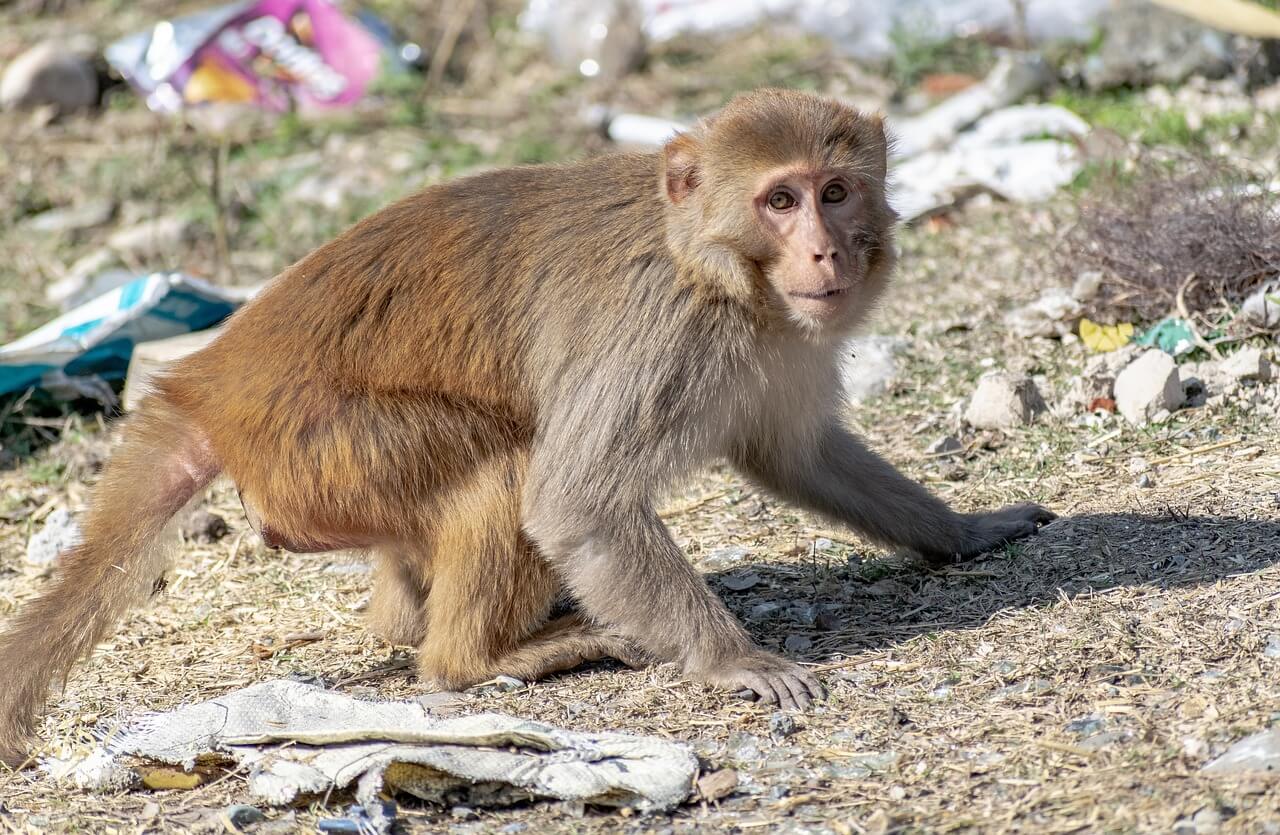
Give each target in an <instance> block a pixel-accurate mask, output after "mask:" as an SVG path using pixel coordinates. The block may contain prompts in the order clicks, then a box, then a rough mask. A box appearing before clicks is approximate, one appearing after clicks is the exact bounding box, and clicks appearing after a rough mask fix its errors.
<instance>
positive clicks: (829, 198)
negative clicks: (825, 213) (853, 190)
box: [822, 183, 849, 203]
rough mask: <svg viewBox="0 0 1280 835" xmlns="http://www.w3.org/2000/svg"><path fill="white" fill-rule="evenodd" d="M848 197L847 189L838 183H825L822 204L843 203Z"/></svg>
mask: <svg viewBox="0 0 1280 835" xmlns="http://www.w3.org/2000/svg"><path fill="white" fill-rule="evenodd" d="M848 196H849V189H847V188H845V187H844V186H843V185H842V184H840V183H827V187H826V188H824V189H823V190H822V202H823V203H843V202H844V199H845V198H846V197H848Z"/></svg>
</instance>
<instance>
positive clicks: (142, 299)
mask: <svg viewBox="0 0 1280 835" xmlns="http://www.w3.org/2000/svg"><path fill="white" fill-rule="evenodd" d="M250 295H251V291H249V290H246V289H244V288H227V287H215V286H214V285H212V284H209V283H208V282H207V281H201V280H200V279H198V278H193V277H191V276H189V275H185V274H183V273H151V274H150V275H144V276H141V277H139V278H137V279H135V280H133V281H131V282H129V283H128V284H126V285H124V286H123V287H117V288H116V289H114V290H111V291H110V292H107V293H104V294H102V295H101V296H98V297H97V298H95V299H93V300H91V301H89V302H86V303H85V304H82V305H80V306H79V307H77V308H75V309H74V310H71V311H69V312H67V313H65V314H63V315H62V316H59V317H58V318H57V319H54V320H53V321H52V322H49V323H48V324H46V325H43V326H41V327H39V328H37V329H36V330H34V331H32V332H31V333H29V334H27V335H26V336H24V337H22V338H21V339H18V340H16V341H14V342H10V343H9V344H8V345H4V346H2V347H0V396H3V395H6V394H11V393H13V392H19V391H23V390H25V389H28V388H42V389H47V390H50V391H53V392H55V393H57V392H68V393H71V394H76V395H79V396H84V397H92V398H94V399H97V400H100V401H102V402H104V403H107V404H110V405H114V402H115V396H114V394H112V392H111V388H110V386H109V385H107V383H108V382H109V381H111V380H120V379H123V378H124V376H125V372H126V371H127V370H128V368H129V358H130V357H131V356H132V355H133V346H134V345H137V344H138V343H140V342H148V341H150V340H153V339H165V338H168V337H170V336H178V335H180V334H184V333H190V332H192V331H198V330H204V329H205V328H210V327H212V326H214V325H216V324H218V323H219V322H221V321H222V320H223V319H225V318H227V317H228V316H230V315H231V314H232V313H233V312H234V311H235V310H236V308H238V307H239V306H240V305H241V304H243V303H244V302H245V301H247V300H248V298H249V297H250Z"/></svg>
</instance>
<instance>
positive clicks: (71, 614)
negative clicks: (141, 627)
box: [0, 395, 221, 766]
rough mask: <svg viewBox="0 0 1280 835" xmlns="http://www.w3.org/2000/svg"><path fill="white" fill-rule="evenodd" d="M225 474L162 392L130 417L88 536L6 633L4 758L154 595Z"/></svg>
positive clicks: (98, 492) (10, 759) (0, 749)
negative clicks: (48, 702)
mask: <svg viewBox="0 0 1280 835" xmlns="http://www.w3.org/2000/svg"><path fill="white" fill-rule="evenodd" d="M220 470H221V465H220V464H219V462H218V460H217V458H216V457H215V456H214V453H213V448H212V446H211V444H210V442H209V439H208V436H207V435H206V434H205V433H204V432H203V431H201V430H200V429H199V428H198V427H197V426H196V425H195V424H194V423H192V422H191V421H190V420H189V419H188V418H187V417H185V416H184V415H183V414H182V413H181V412H180V411H179V410H178V409H177V408H175V407H174V406H173V405H171V404H170V403H168V402H167V401H165V400H164V399H163V398H162V397H161V396H158V395H153V396H152V397H150V398H148V399H147V400H146V401H144V402H143V404H142V406H141V408H140V409H139V410H138V412H137V413H136V414H135V415H134V416H133V417H131V418H130V419H129V422H128V423H127V424H126V428H125V437H124V442H123V443H122V444H121V446H120V447H119V448H118V449H117V451H116V452H115V453H114V454H113V455H112V457H111V460H110V463H109V464H108V465H107V468H106V470H105V471H104V473H103V475H102V478H101V480H100V481H99V482H98V485H97V487H96V488H95V489H94V491H93V496H92V500H91V502H90V507H89V511H88V513H87V515H86V517H85V519H84V521H83V526H82V530H83V539H82V541H81V542H80V543H79V544H78V545H76V546H75V547H73V548H72V549H71V550H69V551H67V552H66V553H64V554H62V555H61V558H60V562H59V565H58V568H57V571H56V575H55V577H54V578H53V580H52V581H51V582H50V586H49V588H48V589H47V590H46V591H45V592H44V594H43V595H41V596H40V597H39V598H37V599H35V600H33V601H31V602H28V603H27V604H25V605H24V606H23V607H22V608H21V609H20V610H19V611H18V613H17V615H16V616H15V617H14V618H13V619H12V621H11V622H10V623H9V624H8V627H7V629H5V631H4V632H3V634H0V761H3V762H5V763H7V764H9V765H15V766H16V765H17V764H20V763H22V762H24V761H25V760H26V746H27V744H28V743H29V742H30V739H31V735H32V730H33V728H34V726H35V718H36V713H37V712H38V711H39V710H40V709H41V708H43V706H44V702H45V699H46V697H47V696H48V691H49V687H50V685H51V684H53V683H54V682H57V681H61V682H62V683H65V681H66V676H67V674H68V672H69V671H70V669H71V666H72V665H73V664H75V662H76V661H78V660H79V659H80V658H81V657H82V656H84V655H86V654H88V652H89V651H90V650H92V649H93V647H94V645H95V644H97V643H98V642H99V641H101V640H103V638H105V637H106V635H107V634H108V632H109V631H110V630H111V629H112V628H113V627H114V626H115V625H116V623H117V622H118V621H119V620H120V618H121V617H122V616H123V615H124V613H125V612H126V611H128V609H129V607H130V606H132V605H134V604H136V603H138V602H139V601H141V600H142V599H144V598H146V597H147V596H148V595H149V594H152V593H154V592H155V591H156V590H157V588H158V584H159V582H160V580H161V578H162V576H163V574H164V572H165V570H166V569H167V567H168V560H169V552H170V550H171V549H172V545H173V543H174V542H176V539H177V537H176V532H175V531H173V530H172V528H174V527H176V521H175V519H174V517H175V516H176V514H177V513H178V511H180V510H182V508H183V506H185V505H186V504H187V503H188V502H189V501H190V500H191V499H192V498H193V497H194V496H195V495H196V494H197V493H200V492H202V491H203V490H204V488H205V487H207V486H208V484H209V483H210V482H211V481H212V480H213V479H214V477H215V476H216V475H217V474H218V472H219V471H220Z"/></svg>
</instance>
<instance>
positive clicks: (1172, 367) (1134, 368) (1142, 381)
mask: <svg viewBox="0 0 1280 835" xmlns="http://www.w3.org/2000/svg"><path fill="white" fill-rule="evenodd" d="M1115 393H1116V397H1115V399H1116V408H1117V409H1118V410H1119V411H1120V414H1122V415H1124V416H1125V418H1126V419H1127V420H1128V421H1129V422H1130V423H1134V424H1137V425H1142V424H1146V423H1150V422H1152V421H1154V420H1156V419H1157V417H1158V416H1160V413H1161V412H1165V413H1166V415H1167V413H1169V412H1172V411H1173V410H1175V409H1177V408H1178V407H1179V406H1181V405H1182V403H1183V398H1184V397H1185V394H1184V392H1183V390H1182V380H1181V378H1180V377H1179V376H1178V366H1177V365H1176V364H1175V363H1174V361H1173V357H1171V356H1169V355H1168V354H1166V353H1165V352H1164V351H1161V350H1159V349H1157V348H1153V349H1151V350H1149V351H1147V352H1145V353H1143V354H1142V355H1141V356H1139V357H1138V358H1137V359H1136V360H1134V361H1133V362H1131V363H1129V365H1127V366H1126V367H1125V369H1124V370H1123V371H1121V372H1120V373H1119V374H1118V375H1117V376H1116V385H1115Z"/></svg>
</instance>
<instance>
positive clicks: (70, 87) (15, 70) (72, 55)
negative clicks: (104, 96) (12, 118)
mask: <svg viewBox="0 0 1280 835" xmlns="http://www.w3.org/2000/svg"><path fill="white" fill-rule="evenodd" d="M81 45H82V44H79V43H78V42H77V39H56V40H48V41H42V42H40V43H38V44H36V45H35V46H33V47H31V48H30V49H28V50H27V51H26V52H23V53H22V54H21V55H19V56H18V57H17V58H14V59H13V61H12V62H10V64H9V66H8V67H6V68H5V71H4V75H3V76H0V108H2V109H4V110H16V109H19V108H23V109H26V108H35V107H41V106H43V105H52V106H53V107H55V108H56V109H57V110H58V111H59V112H67V111H71V110H79V109H81V108H85V107H90V106H92V105H94V104H96V103H97V101H98V74H97V73H96V72H94V70H93V65H92V64H91V63H89V60H88V59H87V58H86V57H85V54H84V53H83V51H82V50H81V49H80V48H79V46H81Z"/></svg>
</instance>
